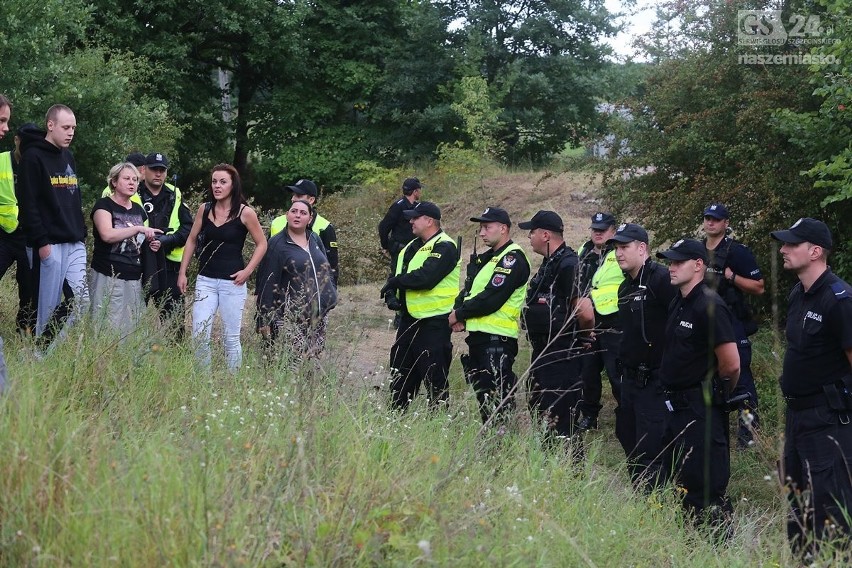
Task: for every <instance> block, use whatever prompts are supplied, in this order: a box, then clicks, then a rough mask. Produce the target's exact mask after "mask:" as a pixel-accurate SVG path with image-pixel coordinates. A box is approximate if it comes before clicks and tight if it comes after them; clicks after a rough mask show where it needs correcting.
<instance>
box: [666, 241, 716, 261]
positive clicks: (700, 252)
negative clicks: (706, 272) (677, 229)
mask: <svg viewBox="0 0 852 568" xmlns="http://www.w3.org/2000/svg"><path fill="white" fill-rule="evenodd" d="M657 258H667V259H669V260H699V259H700V260H703V261H704V262H705V264H706V263H707V247H705V246H704V243H702V242H701V241H697V240H695V239H680V240H679V241H677V242H676V243H675V244H673V245H672V246H671V248H670V249H668V250H664V251H662V252H658V253H657Z"/></svg>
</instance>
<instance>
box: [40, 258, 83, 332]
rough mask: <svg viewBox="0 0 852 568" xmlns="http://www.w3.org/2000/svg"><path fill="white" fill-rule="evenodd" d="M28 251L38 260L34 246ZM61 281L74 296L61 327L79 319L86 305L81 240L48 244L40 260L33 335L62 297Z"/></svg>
mask: <svg viewBox="0 0 852 568" xmlns="http://www.w3.org/2000/svg"><path fill="white" fill-rule="evenodd" d="M32 255H33V256H32V259H33V262H39V257H38V249H32ZM65 282H67V283H68V286H69V287H70V288H71V291H72V292H73V294H74V299H73V308H72V309H71V311H70V313H69V314H68V319H67V320H66V321H65V326H64V328H63V331H64V329H65V328H67V327H69V326H71V325H73V324H74V323H75V322H76V321H77V320H78V319H80V315H81V314H82V313H85V312H86V311H87V310H88V308H89V287H88V285H87V282H86V245H84V244H83V243H82V242H77V243H58V244H55V245H50V256H48V257H47V258H46V259H44V260H42V261H41V267H40V272H39V284H38V314H37V319H36V336H39V335H41V334H42V333H44V330H45V328H46V327H47V326H48V324H49V323H50V318H51V316H52V315H53V312H54V311H55V310H56V307H57V306H59V304H60V302H61V301H62V287H63V284H64V283H65ZM62 335H64V333H60V336H62Z"/></svg>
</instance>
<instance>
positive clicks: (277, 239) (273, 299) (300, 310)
mask: <svg viewBox="0 0 852 568" xmlns="http://www.w3.org/2000/svg"><path fill="white" fill-rule="evenodd" d="M312 215H313V210H312V208H311V205H310V204H309V203H308V202H307V201H302V200H296V201H294V202H293V203H292V204H291V206H290V209H289V210H288V211H287V228H286V230H284V231H281V232H280V233H278V234H276V235H275V236H274V237H272V238H271V239H270V240H269V246H268V248H267V251H266V255H265V256H264V257H263V261H261V263H260V267H259V268H258V271H257V320H258V321H257V328H258V331H259V332H260V334H261V335H263V337H264V339H266V340H267V341H268V342H269V344H271V343H272V342H274V341H275V339H276V338H278V337H282V338H284V339H285V340H286V341H287V343H289V344H292V345H293V346H294V347H295V348H296V350H297V351H300V352H302V353H304V354H307V355H310V356H316V355H318V354H319V353H320V352H321V351H322V349H323V346H324V344H325V327H326V315H327V314H328V312H329V310H331V309H332V308H333V307H334V306H335V305H336V304H337V287H336V286H335V284H334V279H333V277H332V270H331V266H330V265H329V262H328V259H327V258H326V256H325V250H324V248H323V244H322V242H321V241H320V239H319V237H318V236H317V235H316V234H315V233H313V232H312V231H311V230H309V229H308V225H310V222H311V216H312Z"/></svg>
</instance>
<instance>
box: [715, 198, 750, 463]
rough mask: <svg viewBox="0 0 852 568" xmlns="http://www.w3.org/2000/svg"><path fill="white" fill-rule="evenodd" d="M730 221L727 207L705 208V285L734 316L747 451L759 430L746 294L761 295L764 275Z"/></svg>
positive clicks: (740, 436)
mask: <svg viewBox="0 0 852 568" xmlns="http://www.w3.org/2000/svg"><path fill="white" fill-rule="evenodd" d="M729 218H730V214H729V213H728V209H727V207H725V206H724V205H722V204H721V203H711V204H710V205H708V206H707V208H706V209H704V234H705V235H706V236H705V238H704V245H705V246H706V247H707V254H708V263H707V279H708V283H709V284H710V286H711V287H712V288H713V289H714V290H716V292H718V293H719V295H720V296H721V297H722V299H723V300H725V303H727V304H728V307H729V308H731V315H733V317H734V320H733V322H734V334H736V336H737V350H738V351H739V353H740V380H739V382H738V383H737V391H736V392H735V393H734V395H735V396H736V395H741V394H742V395H746V396H744V397H741V398H742V401H741V402H740V403H739V409H740V421H739V423H738V428H737V445H738V446H739V447H740V448H747V447H748V446H750V445H752V444H753V443H754V440H753V439H752V438H753V436H752V431H753V430H754V429H756V428H757V427H758V425H759V420H758V414H757V402H758V401H757V388H756V387H755V384H754V376H753V375H752V374H751V340H750V339H749V336H750V335H753V334H754V333H755V332H756V331H757V323H756V322H755V321H754V317H753V314H752V311H751V308H750V307H749V304H748V300H747V299H746V295H750V296H760V295H761V294H763V290H764V285H763V275H762V274H761V272H760V267H759V266H758V265H757V261H756V260H755V258H754V255H753V254H752V252H751V250H750V249H749V248H748V247H747V246H745V245H744V244H742V243H740V242H739V241H736V240H734V238H733V237H731V236H730V233H731V229H730V227H729V224H730V221H729Z"/></svg>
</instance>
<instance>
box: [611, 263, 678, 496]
mask: <svg viewBox="0 0 852 568" xmlns="http://www.w3.org/2000/svg"><path fill="white" fill-rule="evenodd" d="M678 295H679V294H678V289H677V288H676V287H675V286H674V285H672V283H671V279H670V277H669V271H668V269H667V268H666V267H664V266H663V265H661V264H659V263H657V262H654V261H653V260H651V259H650V258H649V259H647V260H646V261H645V264H644V265H643V266H642V268H641V269H640V270H639V274H638V275H637V277H636V278H631V277H630V276H629V275H626V278H625V280H624V282H622V284H621V287H620V288H619V290H618V317H619V320H620V323H621V329H622V331H623V334H622V340H621V351H620V357H621V362H622V369H621V372H622V381H621V401H620V404H619V407H618V410H617V412H616V416H615V435H616V437H617V438H618V441H619V442H620V443H621V447H622V448H624V453H625V454H626V455H627V460H628V467H629V469H630V474H631V477H632V478H633V481H634V482H636V483H640V482H642V481H646V480H647V481H648V482H649V484H650V487H654V486H656V485H657V484H658V483H659V482H660V480H661V479H664V478H665V476H664V475H663V476H661V475H660V469H661V468H662V465H663V448H664V446H663V443H662V440H663V436H664V434H665V431H666V425H667V424H668V419H669V412H668V409H667V408H666V406H665V401H666V398H667V397H666V393H665V390H664V389H663V385H662V383H661V382H660V361H661V359H662V356H663V346H664V345H665V340H666V336H665V329H666V320H667V319H668V314H669V306H670V305H671V303H672V301H674V300H675V298H676V297H677V296H678Z"/></svg>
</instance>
